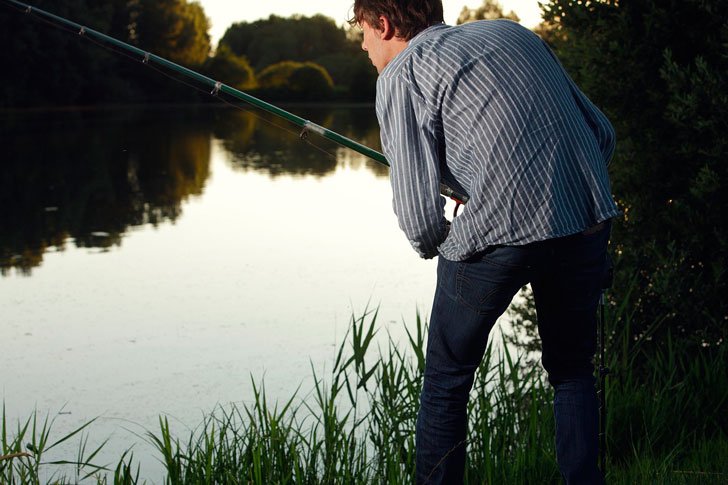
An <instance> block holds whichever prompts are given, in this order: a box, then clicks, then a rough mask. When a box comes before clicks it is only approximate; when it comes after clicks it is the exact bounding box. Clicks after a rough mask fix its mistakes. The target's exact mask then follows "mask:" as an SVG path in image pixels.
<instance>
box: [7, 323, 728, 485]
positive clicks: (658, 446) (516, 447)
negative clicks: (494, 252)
mask: <svg viewBox="0 0 728 485" xmlns="http://www.w3.org/2000/svg"><path fill="white" fill-rule="evenodd" d="M376 320H377V313H376V312H371V313H366V312H365V313H364V314H363V315H362V316H359V317H352V320H351V325H350V327H349V329H348V331H347V333H346V335H345V337H344V339H343V341H342V343H341V345H340V347H339V348H338V349H337V353H336V356H335V358H334V362H333V366H332V368H331V371H330V372H328V373H327V374H326V375H325V376H323V377H322V376H321V375H319V373H318V372H317V371H316V370H315V369H314V367H313V366H312V373H313V376H314V384H313V389H312V390H311V391H310V392H308V393H305V394H301V392H300V389H299V390H297V391H296V392H294V393H293V395H292V396H290V398H288V399H287V400H285V401H282V402H274V403H271V402H269V401H268V399H267V398H266V393H265V386H264V384H263V383H262V382H260V383H258V382H256V381H255V380H251V386H252V389H253V393H254V400H253V402H252V403H250V404H245V405H241V406H237V405H229V406H220V407H218V408H216V409H214V410H213V411H212V412H211V413H210V414H209V415H207V416H206V417H205V418H204V419H203V422H202V423H201V424H200V426H198V428H197V429H196V430H194V431H193V432H191V433H190V435H189V436H187V437H186V438H184V439H181V438H179V437H175V436H173V434H172V432H171V431H170V426H169V423H168V422H167V420H166V418H164V419H162V418H160V424H159V429H158V430H157V431H155V432H152V431H149V432H148V434H147V439H148V440H149V441H150V442H151V443H152V444H153V445H154V446H155V448H156V449H157V451H158V457H159V459H160V460H161V461H162V463H164V465H165V468H166V479H165V481H166V483H168V484H175V485H176V484H207V483H209V484H213V483H214V484H293V483H295V484H334V483H335V484H365V483H366V484H373V483H377V484H380V483H381V484H384V483H387V484H403V483H412V482H413V475H414V463H415V448H414V429H415V422H416V416H417V408H418V401H419V394H420V388H421V385H422V371H423V369H424V358H425V357H424V353H425V333H426V323H425V322H424V321H423V320H422V319H421V318H420V316H419V315H418V316H417V318H416V321H415V325H414V326H413V327H412V328H409V327H406V332H407V342H406V343H404V344H403V345H399V344H398V343H396V342H394V341H393V339H392V338H391V336H389V337H388V338H387V339H385V340H384V343H383V344H380V345H377V344H376V342H380V341H381V340H377V338H376V333H377V327H376ZM503 341H504V345H502V346H498V347H494V346H493V345H490V346H489V347H488V349H487V350H486V353H485V356H484V358H483V362H482V364H481V366H480V368H479V369H478V372H477V374H476V379H475V384H474V386H473V390H472V393H471V401H470V404H469V421H470V422H469V432H468V437H467V446H468V461H467V469H466V475H465V480H466V483H468V484H476V483H477V484H483V483H529V484H530V483H534V484H550V483H559V482H560V475H559V472H558V468H557V466H556V461H555V452H554V442H553V436H554V426H555V425H554V420H553V412H552V404H551V402H552V398H553V392H552V390H551V389H550V387H548V385H547V384H545V380H544V376H543V374H542V372H541V370H540V366H538V365H533V363H529V362H527V361H526V359H525V358H524V356H523V355H522V354H519V355H513V353H512V352H511V351H509V350H508V346H507V345H505V339H504V338H503ZM726 357H728V356H727V355H726V351H725V346H723V347H721V348H717V349H711V352H706V353H705V354H704V355H700V356H695V357H694V358H690V357H688V356H684V355H682V354H681V353H680V352H679V349H678V348H677V346H676V344H674V343H673V344H670V345H668V347H667V348H666V349H664V352H661V353H656V354H652V355H650V356H646V355H641V354H640V353H639V352H633V353H631V354H630V359H639V358H643V359H649V362H648V365H647V367H645V366H640V368H641V369H644V368H649V369H651V370H652V374H651V375H650V376H648V378H644V377H643V376H642V375H641V374H639V375H638V374H637V373H631V372H630V367H629V365H626V364H629V360H625V361H624V362H622V361H619V359H622V358H623V357H622V354H620V356H619V358H617V357H616V356H615V357H613V359H612V362H611V363H610V365H611V366H612V368H613V369H614V375H613V376H612V377H611V379H610V384H609V394H608V399H609V402H608V404H609V408H608V410H609V421H608V424H609V428H608V431H609V435H608V436H609V439H610V441H609V447H608V452H609V461H608V464H609V465H608V474H607V476H608V480H609V481H610V482H613V483H645V482H649V483H681V484H682V483H726V481H728V469H727V467H728V460H726V459H725V457H726V456H728V438H727V436H728V433H727V430H726V415H727V414H726V413H725V410H726V402H727V401H726V399H727V396H728V372H726V363H727V362H728V359H727V358H726ZM701 386H709V388H710V390H711V392H699V391H700V390H701ZM88 424H90V423H88ZM88 424H87V425H84V426H83V427H81V428H79V429H78V430H76V431H74V432H73V433H72V434H70V435H68V436H66V437H63V438H61V439H59V440H56V441H55V442H53V444H52V445H48V443H49V442H50V440H49V436H50V427H51V425H52V421H51V422H48V420H47V419H46V421H45V422H43V423H41V424H39V423H38V421H37V419H36V418H35V416H33V417H32V418H31V419H29V420H28V421H27V422H26V423H25V424H23V425H19V426H18V430H17V432H16V433H15V437H14V438H11V439H8V435H9V432H10V431H9V428H8V427H7V424H6V421H5V418H4V415H3V423H2V426H3V428H2V445H3V449H2V454H3V455H12V454H18V453H29V454H30V455H32V456H19V455H18V456H12V457H10V458H6V459H5V460H0V481H2V483H9V484H16V483H18V484H19V483H32V484H36V483H40V480H39V479H38V473H39V468H40V467H41V466H45V464H44V462H42V460H41V455H42V454H43V453H44V452H46V451H47V450H49V449H52V448H54V447H55V446H57V445H59V444H60V443H62V442H66V441H67V440H68V439H70V438H72V437H73V436H76V435H77V434H82V432H83V431H85V428H86V426H88ZM27 441H30V445H29V446H23V444H22V443H23V442H27ZM85 443H86V441H85V440H84V439H81V444H80V445H79V453H78V457H77V459H76V460H71V461H67V462H54V463H72V464H74V466H75V467H76V472H75V476H74V478H73V479H68V478H65V477H58V476H52V477H51V479H49V481H48V483H75V482H76V481H78V480H79V479H82V478H84V477H89V478H90V479H93V480H96V481H97V482H98V483H103V484H106V483H114V484H129V485H131V484H136V483H142V479H140V469H139V467H138V465H135V464H134V463H133V461H134V460H133V458H134V457H133V454H132V453H131V451H127V452H126V453H124V454H123V456H122V457H121V458H120V460H119V463H118V464H117V466H116V467H115V469H113V470H111V469H106V468H104V467H99V466H96V465H92V464H91V462H92V460H93V458H94V457H95V456H96V454H97V453H98V449H95V450H92V451H91V452H90V453H86V451H85V447H86V444H85ZM102 446H103V445H102ZM721 457H722V458H721ZM48 465H51V463H48ZM74 479H75V481H74Z"/></svg>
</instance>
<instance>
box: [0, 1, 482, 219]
mask: <svg viewBox="0 0 728 485" xmlns="http://www.w3.org/2000/svg"><path fill="white" fill-rule="evenodd" d="M5 1H6V2H8V3H10V4H12V5H15V6H16V7H20V8H21V9H22V10H23V11H24V12H25V13H26V14H37V15H40V16H41V17H45V18H46V19H50V20H52V21H54V22H57V23H59V24H62V25H67V26H69V27H72V28H73V29H75V30H76V31H77V32H78V34H79V35H80V36H87V37H91V38H95V39H99V40H101V41H103V42H106V43H108V44H111V45H114V46H116V47H119V48H121V49H124V50H127V51H130V52H132V53H133V54H135V55H138V56H139V59H140V60H141V61H142V63H143V64H146V65H151V64H158V65H160V66H163V67H165V68H167V69H170V70H173V71H175V72H178V73H180V74H182V75H184V76H186V77H189V78H192V79H194V80H195V81H198V82H200V83H202V84H205V85H207V86H209V87H211V88H212V91H211V92H210V94H211V95H213V96H217V95H219V94H220V93H224V94H227V95H229V96H232V97H234V98H237V99H239V100H241V101H245V102H246V103H249V104H251V105H253V106H255V107H257V108H260V109H262V110H263V111H267V112H268V113H271V114H273V115H276V116H278V117H280V118H283V119H285V120H287V121H289V122H291V123H293V124H294V125H297V126H299V127H300V128H301V133H300V135H299V136H300V138H301V139H302V140H304V141H305V140H306V138H307V137H308V134H309V133H315V134H317V135H319V136H321V137H323V138H326V139H328V140H331V141H333V142H335V143H337V144H339V145H341V146H343V147H345V148H349V149H351V150H354V151H356V152H358V153H361V154H362V155H365V156H367V157H369V158H371V159H372V160H375V161H377V162H379V163H381V164H382V165H386V166H387V167H389V162H387V159H386V157H385V156H384V155H383V154H382V153H380V152H378V151H376V150H374V149H372V148H369V147H368V146H365V145H362V144H361V143H358V142H356V141H354V140H352V139H350V138H347V137H345V136H342V135H340V134H338V133H336V132H334V131H331V130H329V129H327V128H324V127H323V126H321V125H318V124H316V123H313V122H311V121H309V120H306V119H304V118H301V117H299V116H296V115H294V114H293V113H289V112H288V111H285V110H283V109H281V108H278V107H277V106H274V105H272V104H270V103H267V102H265V101H263V100H261V99H258V98H256V97H254V96H251V95H249V94H247V93H245V92H243V91H240V90H239V89H235V88H233V87H230V86H228V85H227V84H223V83H221V82H220V81H216V80H214V79H212V78H209V77H207V76H205V75H202V74H200V73H198V72H195V71H193V70H191V69H188V68H186V67H184V66H181V65H179V64H176V63H174V62H172V61H169V60H167V59H165V58H163V57H160V56H158V55H155V54H152V53H151V52H147V51H145V50H143V49H139V48H138V47H134V46H133V45H130V44H127V43H126V42H122V41H120V40H118V39H115V38H114V37H111V36H108V35H106V34H103V33H101V32H99V31H97V30H94V29H91V28H89V27H86V26H84V25H81V24H78V23H76V22H73V21H71V20H68V19H66V18H63V17H59V16H58V15H55V14H52V13H50V12H47V11H45V10H42V9H39V8H36V7H33V6H31V5H28V4H26V3H23V2H19V1H17V0H5ZM440 193H441V194H442V195H444V196H446V197H450V198H451V199H453V200H454V201H455V202H457V203H458V206H459V205H460V204H464V203H465V202H467V201H468V196H467V195H466V194H461V193H459V192H458V191H456V190H454V189H452V188H451V187H449V186H448V185H446V184H444V183H442V182H441V183H440Z"/></svg>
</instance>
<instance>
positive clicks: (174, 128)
mask: <svg viewBox="0 0 728 485" xmlns="http://www.w3.org/2000/svg"><path fill="white" fill-rule="evenodd" d="M287 109H289V110H290V111H291V112H295V113H296V114H297V115H299V116H301V117H304V118H306V119H310V120H312V121H314V122H316V123H318V124H321V125H323V126H325V127H327V128H329V129H331V130H333V131H336V132H338V133H341V134H343V135H344V136H347V137H349V138H352V139H355V140H357V141H359V142H360V143H363V144H365V145H368V146H371V147H373V148H375V149H380V145H379V130H378V126H377V123H376V117H375V115H374V110H373V108H372V107H365V108H361V107H359V108H355V107H344V108H341V107H339V108H336V109H333V108H330V107H323V106H321V107H313V106H312V107H289V108H287ZM0 135H2V139H3V141H4V143H3V150H4V154H3V161H2V177H1V178H0V203H1V204H2V207H3V208H4V210H3V211H1V215H0V271H1V272H2V275H3V276H5V275H7V274H9V272H10V271H11V269H12V268H15V269H16V270H18V271H19V272H21V273H22V274H26V275H30V274H31V270H32V268H33V267H36V266H38V265H40V264H41V263H42V260H43V254H44V253H45V252H46V251H47V250H49V249H51V248H55V249H56V250H63V249H64V247H65V245H66V244H67V243H68V241H72V242H73V243H74V244H75V245H76V246H77V247H93V248H100V249H102V250H104V249H108V248H110V247H113V246H115V245H117V246H118V245H120V244H121V241H122V236H123V234H124V233H125V232H126V231H127V230H128V229H129V227H130V226H138V225H143V224H152V225H157V224H160V223H162V222H164V221H175V220H176V219H177V218H178V217H180V215H181V214H182V204H183V202H184V201H185V200H186V199H188V198H189V197H190V196H194V195H198V194H201V193H202V191H203V189H204V186H205V181H206V180H207V179H208V177H209V176H210V149H211V145H210V143H211V136H215V137H216V138H219V139H220V140H221V141H222V145H223V147H224V148H225V150H226V151H228V152H230V154H231V155H232V156H231V159H232V162H231V163H233V165H234V166H235V167H237V168H241V169H243V170H254V171H256V172H262V173H266V174H267V175H269V176H271V177H277V176H280V175H284V174H285V175H310V176H316V177H323V176H326V175H327V174H331V173H333V172H334V171H335V169H336V167H337V165H339V164H343V165H346V166H350V167H356V166H358V165H360V164H365V165H366V167H367V168H368V169H370V170H371V171H373V172H374V173H375V174H377V175H378V176H386V174H387V173H388V169H387V167H385V166H382V165H380V164H378V163H376V162H374V161H367V159H366V158H365V157H363V156H359V155H358V154H355V153H354V152H351V151H350V150H346V149H342V148H340V147H338V145H335V144H333V143H332V142H329V141H328V140H324V139H321V138H319V137H312V139H311V142H312V143H314V144H315V145H316V146H317V147H318V149H317V148H314V147H312V146H308V145H306V144H304V143H302V142H301V140H300V139H299V138H298V132H297V128H296V127H295V126H294V125H292V124H290V123H288V122H286V121H284V120H280V119H277V118H273V117H270V116H268V115H266V114H264V113H261V112H259V111H256V112H250V111H240V110H235V109H219V108H211V107H198V108H194V109H191V108H174V109H170V108H165V109H116V110H98V109H97V110H85V111H80V110H79V111H56V112H35V113H22V114H18V113H13V114H7V113H6V114H4V115H0ZM322 150H323V151H325V152H326V153H322Z"/></svg>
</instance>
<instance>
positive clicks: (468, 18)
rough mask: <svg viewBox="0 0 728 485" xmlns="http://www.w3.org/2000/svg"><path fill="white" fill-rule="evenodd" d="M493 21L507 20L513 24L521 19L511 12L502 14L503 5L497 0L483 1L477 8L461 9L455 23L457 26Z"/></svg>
mask: <svg viewBox="0 0 728 485" xmlns="http://www.w3.org/2000/svg"><path fill="white" fill-rule="evenodd" d="M486 19H488V20H493V19H509V20H513V21H514V22H519V21H520V20H521V19H520V18H518V15H516V13H515V12H514V11H513V10H511V11H510V12H508V13H507V14H506V13H504V12H503V5H501V4H500V2H498V1H497V0H483V3H482V5H481V6H480V7H478V8H468V7H463V9H462V10H461V11H460V15H459V16H458V19H457V21H456V22H455V23H456V24H457V25H460V24H464V23H465V22H472V21H474V20H486Z"/></svg>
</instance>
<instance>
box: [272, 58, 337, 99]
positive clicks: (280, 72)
mask: <svg viewBox="0 0 728 485" xmlns="http://www.w3.org/2000/svg"><path fill="white" fill-rule="evenodd" d="M258 84H259V86H260V91H261V93H263V94H264V95H265V97H269V98H275V99H284V98H285V99H295V100H325V99H327V97H330V96H331V94H332V90H333V85H334V83H333V81H332V80H331V76H329V73H328V72H326V69H324V68H323V67H321V66H319V65H318V64H314V63H313V62H294V61H283V62H279V63H277V64H273V65H271V66H268V67H266V68H265V69H263V71H261V72H260V74H259V75H258Z"/></svg>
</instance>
